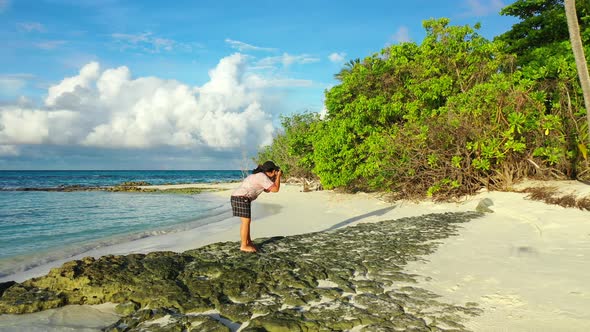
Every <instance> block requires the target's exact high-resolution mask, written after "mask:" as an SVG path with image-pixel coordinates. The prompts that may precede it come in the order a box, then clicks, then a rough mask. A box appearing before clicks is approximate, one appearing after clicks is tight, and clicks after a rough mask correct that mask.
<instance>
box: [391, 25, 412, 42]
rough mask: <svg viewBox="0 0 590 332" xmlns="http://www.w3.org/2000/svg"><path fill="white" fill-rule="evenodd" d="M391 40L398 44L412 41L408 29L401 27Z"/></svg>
mask: <svg viewBox="0 0 590 332" xmlns="http://www.w3.org/2000/svg"><path fill="white" fill-rule="evenodd" d="M391 39H392V40H393V41H394V42H396V43H406V42H409V41H411V39H410V31H409V30H408V27H406V26H401V27H399V28H398V29H397V31H396V32H395V34H394V35H393V36H392V37H391Z"/></svg>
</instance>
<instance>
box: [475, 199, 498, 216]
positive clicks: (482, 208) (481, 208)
mask: <svg viewBox="0 0 590 332" xmlns="http://www.w3.org/2000/svg"><path fill="white" fill-rule="evenodd" d="M492 205H494V202H492V200H491V199H489V198H484V199H482V200H481V201H479V204H477V207H476V208H475V211H477V212H481V213H493V212H494V210H492V209H490V208H489V207H490V206H492Z"/></svg>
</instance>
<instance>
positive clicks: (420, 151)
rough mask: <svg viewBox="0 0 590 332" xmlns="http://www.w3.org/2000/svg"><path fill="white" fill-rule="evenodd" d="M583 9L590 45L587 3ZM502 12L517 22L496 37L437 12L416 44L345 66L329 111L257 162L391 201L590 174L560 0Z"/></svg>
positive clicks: (328, 95)
mask: <svg viewBox="0 0 590 332" xmlns="http://www.w3.org/2000/svg"><path fill="white" fill-rule="evenodd" d="M541 3H543V4H541ZM579 7H580V8H578V13H581V15H580V24H581V27H582V34H581V35H582V36H583V39H584V42H585V44H584V45H589V43H588V42H589V41H590V10H588V9H587V8H586V6H585V5H584V6H579ZM502 13H503V14H505V15H511V16H516V17H518V18H519V19H521V23H518V24H516V25H514V26H513V28H512V30H510V31H508V32H506V33H505V34H503V35H500V36H499V37H498V38H495V39H494V40H488V39H486V38H484V37H483V36H481V35H480V34H479V32H478V31H479V28H480V27H479V25H477V24H476V25H474V26H468V25H465V26H453V25H451V24H450V20H449V19H446V18H442V19H430V20H426V21H424V23H423V26H424V28H425V30H426V37H425V38H424V40H423V41H422V42H421V43H420V44H418V43H415V42H403V43H399V44H395V45H391V46H388V47H386V48H384V49H383V50H381V51H380V52H378V53H375V54H373V55H371V56H368V57H366V58H364V59H362V60H358V61H357V60H354V61H350V62H348V63H347V64H346V65H345V67H344V68H343V69H342V70H341V71H340V72H339V73H338V74H337V75H336V76H335V77H336V78H337V79H338V80H339V83H338V84H337V85H335V86H333V87H332V88H330V89H328V90H326V92H325V107H326V110H327V113H326V115H325V117H323V118H322V119H320V118H319V116H314V115H313V114H303V115H301V114H296V115H293V116H291V117H286V118H283V126H284V132H283V133H281V134H279V135H278V136H277V137H276V138H275V140H274V142H273V143H272V144H271V145H270V146H268V147H266V148H265V149H263V150H262V151H261V152H260V154H259V156H258V157H257V158H258V159H260V160H263V159H272V160H275V161H279V160H280V161H279V162H280V163H281V165H282V166H283V167H284V168H285V172H286V175H287V176H290V175H292V174H291V171H292V170H297V176H311V177H318V178H319V179H320V180H321V183H322V185H323V186H324V188H343V189H347V190H350V191H357V190H363V191H389V192H391V193H392V194H393V195H394V197H395V198H420V197H432V198H434V199H450V198H453V197H458V196H462V195H465V194H471V193H474V192H475V191H477V190H479V189H481V188H482V187H487V188H489V189H495V190H509V189H510V188H511V187H512V185H513V184H514V183H515V182H518V181H519V180H521V179H523V178H525V177H537V178H556V177H557V178H569V179H584V178H590V167H589V161H588V144H589V139H590V138H589V137H588V123H587V122H586V121H585V120H584V119H585V117H586V113H587V112H586V109H585V107H584V99H583V95H582V89H581V86H580V83H579V80H578V76H577V70H576V64H575V61H574V57H573V53H572V49H571V44H570V42H569V36H568V31H567V25H566V21H565V12H564V8H563V1H557V0H556V1H520V0H519V1H516V2H515V3H513V4H512V5H510V6H508V7H506V8H505V9H504V10H503V11H502ZM548 19H549V20H551V22H547V21H546V20H548ZM559 24H563V27H562V26H559V28H558V27H556V26H557V25H559ZM527 29H528V30H527ZM586 52H588V49H586ZM303 169H305V170H307V171H310V173H305V172H303V171H302V170H303ZM293 174H294V173H293Z"/></svg>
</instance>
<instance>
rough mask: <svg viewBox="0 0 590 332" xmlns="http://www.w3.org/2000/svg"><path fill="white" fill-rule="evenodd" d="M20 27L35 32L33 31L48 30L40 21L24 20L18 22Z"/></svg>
mask: <svg viewBox="0 0 590 332" xmlns="http://www.w3.org/2000/svg"><path fill="white" fill-rule="evenodd" d="M18 28H19V29H20V30H22V31H26V32H33V31H37V32H45V31H47V30H46V29H45V27H44V26H43V24H41V23H39V22H22V23H19V24H18Z"/></svg>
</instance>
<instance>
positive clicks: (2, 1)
mask: <svg viewBox="0 0 590 332" xmlns="http://www.w3.org/2000/svg"><path fill="white" fill-rule="evenodd" d="M9 5H10V1H9V0H0V14H1V13H3V12H4V11H5V10H6V9H7V8H8V6H9Z"/></svg>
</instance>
